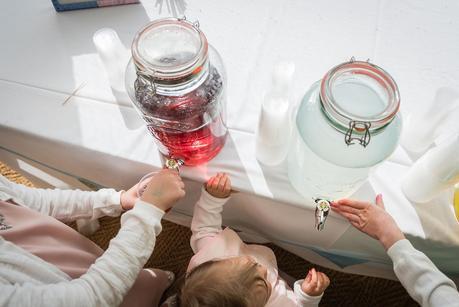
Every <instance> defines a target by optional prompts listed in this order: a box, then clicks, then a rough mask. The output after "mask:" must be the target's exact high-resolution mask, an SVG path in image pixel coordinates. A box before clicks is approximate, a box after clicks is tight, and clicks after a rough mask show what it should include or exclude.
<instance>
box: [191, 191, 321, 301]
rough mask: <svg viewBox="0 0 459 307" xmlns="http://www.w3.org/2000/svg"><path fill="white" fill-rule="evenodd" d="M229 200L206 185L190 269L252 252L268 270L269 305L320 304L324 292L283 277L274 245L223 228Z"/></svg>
mask: <svg viewBox="0 0 459 307" xmlns="http://www.w3.org/2000/svg"><path fill="white" fill-rule="evenodd" d="M227 200H228V199H220V198H215V197H213V196H211V195H210V194H209V193H207V192H206V191H205V190H204V189H203V191H202V195H201V198H200V199H199V201H198V202H197V203H196V205H195V207H194V214H193V221H192V224H191V230H192V232H193V234H192V236H191V242H190V243H191V247H192V248H193V251H194V252H195V255H194V256H193V257H192V258H191V260H190V263H189V265H188V269H187V271H190V270H192V269H193V268H195V267H196V266H198V265H200V264H201V263H204V262H207V261H210V260H213V259H222V258H227V257H232V256H251V257H253V258H254V259H255V260H256V261H257V262H258V263H259V264H261V265H263V266H264V267H266V268H267V270H268V281H269V282H270V284H271V287H272V292H271V296H270V298H269V300H268V303H267V304H266V306H271V307H272V306H282V307H288V306H318V304H319V302H320V300H321V298H322V295H321V296H309V295H307V294H306V293H304V292H303V291H302V290H301V282H302V280H299V281H297V282H296V283H295V286H294V290H292V289H291V288H290V287H289V286H288V284H287V283H286V282H285V281H284V280H283V279H282V278H280V277H279V273H278V268H277V261H276V257H275V255H274V253H273V251H272V250H271V249H269V248H267V247H265V246H262V245H256V244H245V243H244V242H243V241H242V240H241V239H240V237H239V236H238V235H237V234H236V232H234V231H233V230H231V229H230V228H226V229H224V230H223V231H222V230H221V223H222V217H221V212H222V210H223V205H224V204H225V203H226V201H227Z"/></svg>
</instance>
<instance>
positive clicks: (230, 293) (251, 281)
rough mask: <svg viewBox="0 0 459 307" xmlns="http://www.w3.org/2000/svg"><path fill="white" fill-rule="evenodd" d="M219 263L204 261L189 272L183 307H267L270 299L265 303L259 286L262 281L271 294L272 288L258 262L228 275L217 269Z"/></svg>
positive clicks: (180, 300)
mask: <svg viewBox="0 0 459 307" xmlns="http://www.w3.org/2000/svg"><path fill="white" fill-rule="evenodd" d="M218 263H220V261H208V262H204V263H202V264H200V265H199V266H197V267H196V268H194V269H193V270H192V271H191V272H189V273H188V275H187V276H186V277H185V281H184V284H183V286H182V288H181V290H180V292H179V295H178V301H179V306H181V307H198V306H199V307H261V306H264V305H265V303H266V300H267V299H268V297H266V298H265V300H262V298H260V295H257V291H255V287H256V285H257V284H259V282H260V281H261V282H263V284H264V285H265V286H266V288H267V291H268V292H269V289H268V285H267V284H266V281H265V280H264V279H263V277H261V275H260V273H259V271H258V269H257V264H256V263H248V264H244V265H243V266H240V267H238V268H235V269H233V270H229V271H228V272H226V271H225V272H223V271H218V270H216V269H215V265H216V264H218ZM212 268H214V269H215V270H213V269H212ZM258 294H260V293H258ZM268 295H269V294H268Z"/></svg>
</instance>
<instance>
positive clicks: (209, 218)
mask: <svg viewBox="0 0 459 307" xmlns="http://www.w3.org/2000/svg"><path fill="white" fill-rule="evenodd" d="M230 194H231V182H230V180H229V178H228V176H227V175H226V174H221V173H219V174H217V175H216V176H214V177H212V178H210V179H209V180H208V181H207V183H206V184H205V188H203V189H202V194H201V198H200V199H199V200H198V202H197V203H196V204H195V206H194V213H193V220H192V222H191V231H192V235H191V239H190V245H191V248H192V249H193V251H194V253H197V252H198V251H199V250H200V249H201V248H202V247H203V246H205V245H206V244H208V243H209V242H210V241H212V240H213V239H214V238H215V237H216V236H217V235H218V234H219V233H220V232H221V230H222V215H221V212H222V211H223V205H224V204H225V203H226V202H227V201H228V199H229V196H230Z"/></svg>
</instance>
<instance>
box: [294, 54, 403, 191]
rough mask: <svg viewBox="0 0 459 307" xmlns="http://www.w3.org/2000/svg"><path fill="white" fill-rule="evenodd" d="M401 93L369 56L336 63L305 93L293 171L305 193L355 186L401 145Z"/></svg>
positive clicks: (296, 121)
mask: <svg viewBox="0 0 459 307" xmlns="http://www.w3.org/2000/svg"><path fill="white" fill-rule="evenodd" d="M399 105H400V96H399V92H398V87H397V84H396V83H395V81H394V80H393V79H392V77H391V76H390V75H389V74H388V73H387V72H386V71H384V70H383V69H381V68H380V67H378V66H376V65H373V64H371V63H368V62H361V61H354V60H351V61H350V62H346V63H343V64H340V65H338V66H336V67H334V68H332V69H331V70H330V71H329V72H328V73H327V74H326V75H325V76H324V78H323V79H322V80H321V81H318V82H316V83H315V84H313V85H312V87H311V88H310V89H309V90H308V92H307V93H306V94H305V96H304V98H303V100H302V102H301V104H300V106H299V108H298V110H297V112H296V115H295V119H294V129H293V137H292V142H291V147H290V150H289V156H288V176H289V179H290V181H291V183H292V185H293V186H294V187H295V189H296V190H297V191H298V192H299V193H300V194H302V195H303V196H305V197H314V198H327V199H337V198H341V197H346V196H349V195H350V194H352V193H353V192H354V191H356V190H357V189H358V188H359V187H360V186H361V184H362V183H363V182H364V181H365V179H366V178H367V177H368V174H369V171H370V169H371V168H372V167H373V166H375V165H376V164H378V163H380V162H382V161H384V160H385V159H386V158H387V157H388V156H389V155H390V154H391V153H392V152H393V151H394V150H395V148H396V146H397V144H398V140H399V136H400V132H401V117H400V115H399V113H398V110H399Z"/></svg>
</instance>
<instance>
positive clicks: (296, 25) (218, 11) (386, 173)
mask: <svg viewBox="0 0 459 307" xmlns="http://www.w3.org/2000/svg"><path fill="white" fill-rule="evenodd" d="M171 15H175V16H181V15H186V16H187V18H188V19H189V20H199V22H200V25H201V29H202V30H203V31H204V32H205V34H206V35H207V37H208V40H209V42H210V43H211V44H212V45H214V47H215V48H216V49H217V50H218V51H219V53H220V54H221V56H222V58H223V60H224V62H225V65H226V68H227V74H228V106H227V108H228V126H229V128H230V136H229V139H228V142H227V144H226V145H225V148H224V149H223V151H222V152H221V153H220V154H219V155H218V156H217V157H216V158H215V159H214V160H212V161H211V162H210V163H208V164H206V165H202V166H199V167H195V168H183V171H182V174H183V176H184V178H186V182H187V191H188V193H187V197H186V199H185V200H183V201H181V203H180V204H179V205H178V206H177V207H176V208H175V209H174V211H173V212H172V213H171V214H170V215H169V216H168V218H169V219H170V220H173V221H175V222H179V223H181V224H184V225H188V224H189V222H190V217H191V215H192V205H193V202H194V200H195V199H196V198H197V197H198V196H199V189H200V186H201V183H202V182H203V181H205V180H206V179H207V178H208V177H209V176H211V175H212V174H214V173H216V172H217V171H225V172H227V173H229V175H230V176H231V178H232V182H233V185H234V187H235V189H236V190H239V191H241V192H240V193H237V194H235V195H234V197H233V199H232V200H231V202H230V203H229V204H228V205H227V206H226V208H225V211H224V222H225V224H226V225H230V226H232V227H234V228H236V229H238V230H240V231H241V232H242V234H243V235H244V236H245V238H248V239H252V240H257V241H260V240H264V239H267V240H270V241H273V242H275V243H277V244H279V245H280V246H282V247H284V248H286V249H288V250H290V251H292V252H295V253H297V254H298V255H300V256H302V257H304V258H307V259H309V260H311V261H314V262H317V263H319V264H322V265H325V266H328V267H331V268H334V269H341V270H343V271H349V272H355V273H361V274H370V275H375V276H383V277H389V278H392V277H393V275H392V273H391V269H390V261H389V259H388V258H387V256H386V255H385V252H384V250H383V249H382V247H380V246H379V245H378V243H377V242H375V241H374V240H372V239H370V238H368V237H366V236H364V235H363V234H361V233H359V232H358V231H356V230H355V229H353V228H352V227H350V226H349V224H348V223H347V222H346V221H344V220H343V219H341V218H339V217H337V216H335V215H334V214H332V216H330V217H329V219H328V220H327V224H326V227H325V230H324V231H323V232H317V231H316V230H314V228H313V223H314V218H313V214H314V211H313V209H314V206H313V204H312V202H311V200H305V199H303V198H301V196H300V195H299V194H298V193H296V192H295V191H294V190H293V188H292V187H291V186H290V184H289V182H288V180H287V175H286V170H285V165H280V166H279V167H275V168H269V167H265V166H262V165H260V164H259V163H258V162H257V161H256V159H255V148H254V144H255V136H254V132H255V129H256V125H257V118H258V112H259V109H260V103H261V96H262V93H263V91H264V90H266V87H267V85H268V84H269V80H270V72H271V70H272V66H273V63H274V62H276V61H278V60H280V59H287V60H292V61H294V62H295V64H296V67H297V69H296V71H297V73H296V76H295V81H294V84H293V89H292V90H293V97H294V98H295V100H296V101H299V99H300V98H301V96H302V95H303V94H304V92H305V91H306V90H307V88H308V87H309V86H310V85H311V84H312V83H313V82H314V81H316V80H318V79H320V78H321V77H322V76H323V74H324V73H325V72H326V71H327V70H328V69H330V68H331V67H332V66H334V65H336V64H338V63H341V62H344V61H346V60H348V59H349V58H350V57H351V56H355V57H356V58H357V59H363V60H366V59H367V58H369V59H371V61H372V62H373V63H376V64H377V65H379V66H381V67H383V68H384V69H386V70H387V71H389V72H390V73H391V75H392V76H393V77H394V79H395V80H396V81H397V83H398V85H399V88H400V92H401V97H402V104H401V112H402V114H403V115H404V116H406V115H409V113H410V112H411V111H413V110H416V109H418V108H420V107H425V106H427V105H428V104H429V103H430V102H431V101H432V99H433V97H434V95H435V93H436V91H437V90H438V89H439V88H441V87H450V88H456V89H457V88H458V87H459V61H458V60H457V54H459V39H458V37H459V19H458V18H457V16H459V3H458V2H457V1H454V0H451V1H436V2H431V1H430V2H429V1H403V2H402V1H382V0H381V1H364V0H362V1H357V0H355V1H345V2H342V1H320V2H317V1H314V2H312V1H299V0H298V1H262V0H259V1H250V2H248V1H243V0H236V1H230V2H221V1H212V0H207V1H193V2H192V1H186V2H185V1H174V0H157V1H156V2H153V1H143V3H142V4H139V5H129V6H120V7H111V8H100V9H91V10H82V11H72V12H65V13H56V12H55V11H54V9H53V7H52V4H51V1H48V0H33V1H32V0H29V1H21V2H18V1H2V2H1V3H0V25H1V27H0V43H1V48H0V105H1V110H0V160H2V161H4V162H6V163H8V164H10V165H11V166H13V167H15V168H17V169H21V170H22V171H25V172H28V173H29V175H30V176H32V178H33V179H34V180H35V182H36V183H37V184H39V185H52V186H58V187H68V186H70V187H84V186H83V185H82V184H81V181H84V182H86V180H89V181H91V182H93V183H97V184H100V185H103V186H110V187H114V188H118V189H121V188H127V187H129V186H131V185H133V184H134V183H135V182H136V181H137V180H138V179H139V178H140V177H141V176H142V175H143V174H144V173H145V172H147V171H150V170H152V169H158V168H160V167H161V159H160V156H159V154H158V152H157V149H156V146H155V145H154V143H153V140H152V138H151V136H150V135H149V134H148V132H147V130H146V129H145V128H144V126H143V123H142V122H141V120H140V119H139V118H138V116H137V114H136V113H135V111H134V110H133V108H132V107H131V104H130V102H129V101H128V99H127V97H126V96H125V94H123V93H115V92H113V91H112V90H111V88H110V84H109V81H108V78H107V74H106V72H105V70H104V67H103V65H102V62H101V61H100V59H99V56H98V55H97V53H96V50H95V47H94V45H93V42H92V35H93V34H94V32H96V31H97V30H98V29H100V28H103V27H110V28H113V29H115V30H116V31H117V32H118V34H119V36H120V38H121V40H122V41H123V43H124V45H125V46H127V47H128V46H130V43H131V41H132V38H133V37H134V34H135V33H136V31H137V30H138V29H139V28H140V27H142V26H143V25H144V24H146V23H147V22H148V21H149V20H152V19H156V18H160V17H166V16H171ZM81 85H83V86H82V87H81V89H80V90H79V91H78V92H77V94H76V96H75V97H72V98H71V99H70V100H69V101H67V102H66V103H65V104H63V102H64V101H65V100H66V99H67V98H68V97H69V94H70V93H72V92H73V91H74V90H75V89H76V88H79V87H80V86H81ZM438 107H439V108H441V106H438ZM457 115H458V116H451V117H450V118H451V120H450V121H449V122H448V123H447V125H446V126H445V127H447V128H446V129H444V133H443V138H447V137H448V136H449V135H451V133H453V132H454V129H456V128H457V127H458V125H459V114H457ZM412 163H413V161H412V157H410V156H409V155H408V154H407V153H406V152H405V151H404V150H403V149H402V148H401V147H400V148H399V149H397V151H396V152H395V153H394V155H393V156H392V157H391V158H390V159H389V160H388V161H386V162H385V163H384V164H383V165H381V166H380V167H379V168H378V169H377V170H375V172H374V173H372V175H371V176H370V178H369V181H368V182H367V183H366V184H365V185H364V186H363V187H362V188H361V189H360V190H359V191H358V192H357V193H356V195H354V197H355V198H360V199H366V200H370V201H371V200H374V197H375V194H377V193H383V195H384V199H385V203H386V208H387V210H388V211H389V212H390V213H391V214H392V215H393V216H394V218H395V219H396V221H397V223H398V224H399V225H400V227H401V228H402V230H403V231H404V232H405V233H406V234H407V235H408V236H409V238H410V239H411V240H412V242H413V243H414V244H415V245H416V246H419V247H420V248H421V249H423V250H425V251H426V252H427V254H429V256H431V258H432V259H433V260H434V262H436V264H437V265H438V266H439V267H440V268H442V269H443V270H444V271H445V272H447V273H450V274H451V275H454V274H459V265H457V264H455V262H454V255H456V256H455V257H456V261H457V255H458V254H459V225H458V223H457V221H456V220H455V218H454V215H453V209H452V205H451V202H452V197H451V191H448V192H446V193H444V194H442V195H441V196H440V197H438V198H437V199H435V200H433V201H432V202H430V203H428V204H424V205H419V204H418V205H416V204H412V203H410V202H409V201H408V200H407V199H406V198H405V197H404V195H403V194H402V192H401V190H400V180H401V178H402V177H403V175H404V174H405V173H406V171H407V169H408V168H409V166H410V165H411V164H412ZM75 178H79V179H81V180H80V181H78V180H75ZM456 263H457V262H456Z"/></svg>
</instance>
